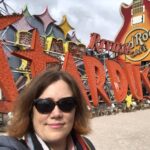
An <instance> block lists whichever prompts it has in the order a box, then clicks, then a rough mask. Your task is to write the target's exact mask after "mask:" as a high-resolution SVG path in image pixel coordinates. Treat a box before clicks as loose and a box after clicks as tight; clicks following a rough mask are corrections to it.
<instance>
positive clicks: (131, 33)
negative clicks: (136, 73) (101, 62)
mask: <svg viewBox="0 0 150 150" xmlns="http://www.w3.org/2000/svg"><path fill="white" fill-rule="evenodd" d="M121 12H122V15H123V17H124V24H123V26H122V28H121V30H120V32H119V34H118V35H117V37H116V40H115V41H116V42H120V43H123V44H125V43H126V44H128V45H129V46H130V48H131V51H130V54H129V55H122V56H120V57H119V58H121V59H124V60H126V61H127V62H134V63H140V62H141V61H149V60H150V1H148V0H133V3H132V5H130V6H128V5H126V4H122V6H121Z"/></svg>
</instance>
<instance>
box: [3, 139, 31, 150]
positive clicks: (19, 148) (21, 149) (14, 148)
mask: <svg viewBox="0 0 150 150" xmlns="http://www.w3.org/2000/svg"><path fill="white" fill-rule="evenodd" d="M0 150H29V149H28V148H27V147H26V146H25V145H24V144H23V143H22V142H20V141H19V140H17V139H15V138H13V137H10V136H0Z"/></svg>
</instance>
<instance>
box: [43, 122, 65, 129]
mask: <svg viewBox="0 0 150 150" xmlns="http://www.w3.org/2000/svg"><path fill="white" fill-rule="evenodd" d="M46 125H47V126H49V127H51V128H53V129H59V128H62V127H63V126H64V123H53V124H46Z"/></svg>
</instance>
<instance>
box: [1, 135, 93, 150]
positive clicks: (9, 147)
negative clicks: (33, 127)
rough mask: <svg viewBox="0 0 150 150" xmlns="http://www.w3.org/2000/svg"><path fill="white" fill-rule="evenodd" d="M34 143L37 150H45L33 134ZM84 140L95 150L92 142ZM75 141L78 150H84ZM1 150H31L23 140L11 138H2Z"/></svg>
mask: <svg viewBox="0 0 150 150" xmlns="http://www.w3.org/2000/svg"><path fill="white" fill-rule="evenodd" d="M31 138H32V142H33V145H34V149H35V150H43V148H42V146H41V144H40V143H39V141H38V140H37V138H36V136H35V134H33V133H32V134H31ZM84 140H85V141H86V143H87V144H88V147H89V148H90V150H95V148H94V146H93V144H92V143H91V141H90V140H89V139H87V138H85V137H84ZM73 141H74V143H75V145H76V148H77V150H83V149H82V147H81V145H80V144H79V143H78V142H77V140H76V138H75V137H73ZM0 150H29V148H28V147H27V145H26V143H25V142H24V141H23V140H18V139H16V138H13V137H10V136H0Z"/></svg>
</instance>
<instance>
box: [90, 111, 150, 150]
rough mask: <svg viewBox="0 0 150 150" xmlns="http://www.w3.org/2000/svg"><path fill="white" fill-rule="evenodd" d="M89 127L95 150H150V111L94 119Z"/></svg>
mask: <svg viewBox="0 0 150 150" xmlns="http://www.w3.org/2000/svg"><path fill="white" fill-rule="evenodd" d="M91 126H92V132H91V134H90V135H88V137H89V139H90V140H91V141H92V142H93V144H94V145H95V147H96V150H150V109H147V110H139V111H135V112H128V113H119V114H116V115H110V116H101V117H96V118H93V119H92V120H91Z"/></svg>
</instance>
